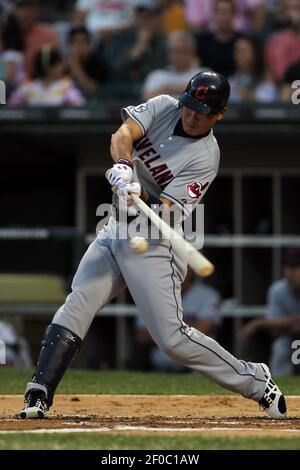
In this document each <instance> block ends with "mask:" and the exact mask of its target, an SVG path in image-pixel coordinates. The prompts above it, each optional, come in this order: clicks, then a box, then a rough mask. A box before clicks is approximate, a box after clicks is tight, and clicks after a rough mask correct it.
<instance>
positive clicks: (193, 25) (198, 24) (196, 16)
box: [184, 0, 266, 33]
mask: <svg viewBox="0 0 300 470" xmlns="http://www.w3.org/2000/svg"><path fill="white" fill-rule="evenodd" d="M184 1H185V5H186V18H187V22H188V24H189V26H190V29H191V30H193V31H201V30H203V29H210V30H213V29H214V27H215V22H214V8H215V6H214V3H215V2H214V0H184ZM234 3H235V8H236V14H235V20H234V27H235V30H236V31H242V32H244V33H249V32H260V31H262V30H263V28H264V26H265V17H266V9H265V2H264V0H234Z"/></svg>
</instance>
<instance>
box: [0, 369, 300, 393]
mask: <svg viewBox="0 0 300 470" xmlns="http://www.w3.org/2000/svg"><path fill="white" fill-rule="evenodd" d="M31 375H32V371H28V370H27V371H26V370H17V369H12V368H8V367H3V366H2V367H0V395H14V394H23V392H24V388H25V384H26V382H28V381H29V380H30V377H31ZM277 383H278V385H279V386H280V387H281V388H282V390H283V391H284V392H285V394H286V395H299V394H300V380H299V377H284V378H278V379H277ZM58 393H66V394H73V393H78V394H89V393H93V394H129V395H130V394H131V395H132V394H146V395H158V394H162V395H171V394H172V395H176V394H180V395H214V394H220V395H225V394H231V393H232V392H228V391H227V390H225V389H223V388H221V387H219V386H218V385H215V384H214V383H213V382H210V381H209V380H207V379H205V378H204V377H202V376H199V375H197V374H193V373H191V374H174V373H173V374H171V373H170V374H162V373H161V374H159V373H142V372H118V371H113V372H107V371H99V372H98V371H82V370H70V371H68V372H67V374H66V376H65V377H64V379H63V381H62V383H61V385H60V387H59V389H58Z"/></svg>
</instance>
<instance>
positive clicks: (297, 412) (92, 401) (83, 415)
mask: <svg viewBox="0 0 300 470" xmlns="http://www.w3.org/2000/svg"><path fill="white" fill-rule="evenodd" d="M22 405H23V398H22V397H21V396H13V395H2V396H1V397H0V431H1V430H3V431H4V430H5V431H6V430H11V431H13V430H31V429H66V428H70V429H73V428H82V429H87V428H106V429H107V430H111V431H119V427H120V426H121V427H124V428H127V427H130V429H131V430H132V432H134V428H135V427H136V428H139V429H140V428H145V430H144V431H147V428H151V429H152V430H154V431H155V429H157V430H158V431H159V430H163V429H165V430H167V429H168V430H170V432H172V429H174V430H176V429H177V430H178V429H180V430H183V431H184V430H187V431H188V430H191V432H192V431H193V430H201V431H205V429H207V430H212V429H216V430H219V431H220V432H224V430H228V431H229V430H232V431H233V432H237V428H238V429H242V430H244V431H246V432H247V431H248V432H250V431H251V432H253V431H256V430H257V431H258V430H260V431H262V432H263V434H270V433H274V432H275V431H276V435H277V434H278V432H279V433H280V434H282V433H287V432H289V431H291V432H293V431H294V432H295V433H296V435H297V436H298V433H297V431H299V432H300V397H287V406H288V419H286V420H280V421H275V420H271V419H269V418H268V417H267V416H266V413H265V412H262V411H260V410H259V409H258V405H257V403H255V402H254V401H251V400H246V399H244V398H242V397H239V396H203V395H202V396H195V395H191V396H187V395H171V396H170V395H169V396H166V395H160V396H158V395H57V396H56V397H55V402H54V406H53V408H52V409H51V412H50V413H49V415H48V419H45V420H21V419H19V418H18V413H19V411H20V409H21V408H22ZM124 432H125V429H124ZM260 434H261V433H260ZM289 435H290V434H289ZM299 438H300V434H299Z"/></svg>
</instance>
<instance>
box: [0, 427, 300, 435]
mask: <svg viewBox="0 0 300 470" xmlns="http://www.w3.org/2000/svg"><path fill="white" fill-rule="evenodd" d="M116 431H146V432H183V433H184V432H189V433H190V432H201V431H205V432H211V431H222V432H223V431H228V432H232V431H238V432H241V431H244V432H248V431H250V432H253V431H255V432H263V433H265V434H267V433H269V432H276V433H277V432H286V433H289V432H291V433H300V429H280V428H276V429H275V428H274V429H271V428H269V429H257V428H224V427H213V428H204V427H203V428H151V427H146V426H115V427H113V428H105V427H104V428H88V429H82V428H75V429H74V428H73V429H71V428H61V429H30V430H26V429H24V430H16V431H13V430H8V431H0V435H5V434H69V433H70V434H72V433H101V432H116Z"/></svg>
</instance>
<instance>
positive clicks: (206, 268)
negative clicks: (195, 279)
mask: <svg viewBox="0 0 300 470" xmlns="http://www.w3.org/2000/svg"><path fill="white" fill-rule="evenodd" d="M130 197H131V198H132V200H133V201H134V203H135V204H136V205H137V206H138V207H139V208H140V210H141V211H142V212H143V213H144V214H145V215H146V216H147V217H148V218H149V219H150V220H151V222H152V223H153V224H154V225H155V227H156V228H158V230H159V231H160V232H161V234H162V236H163V237H164V238H166V239H168V240H169V241H170V243H171V245H172V247H173V248H174V250H175V251H176V253H177V254H178V255H179V256H180V257H181V258H182V259H183V260H184V261H186V263H187V264H188V265H189V266H190V267H191V268H192V269H193V271H194V272H195V273H196V274H198V276H202V277H206V276H210V275H211V274H212V273H213V272H214V269H215V268H214V265H213V264H212V263H211V262H210V261H208V259H207V258H205V256H203V255H202V254H201V253H199V251H198V250H196V248H194V247H193V246H192V245H191V244H190V243H189V242H187V241H186V240H184V238H182V236H181V235H180V234H179V233H178V232H176V231H175V230H173V229H172V228H171V227H170V226H169V225H168V224H167V223H166V222H165V221H164V220H162V219H161V218H160V217H159V216H158V215H157V214H156V213H155V212H154V211H153V210H152V209H151V208H150V207H149V206H147V204H145V203H144V201H142V200H141V199H140V198H139V197H137V195H136V194H131V195H130Z"/></svg>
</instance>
